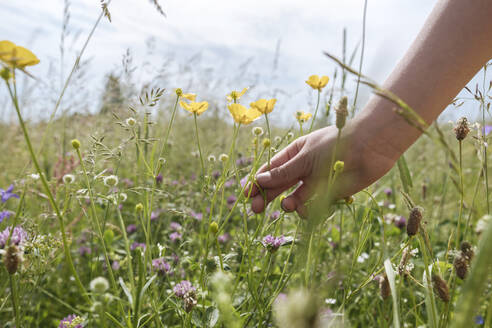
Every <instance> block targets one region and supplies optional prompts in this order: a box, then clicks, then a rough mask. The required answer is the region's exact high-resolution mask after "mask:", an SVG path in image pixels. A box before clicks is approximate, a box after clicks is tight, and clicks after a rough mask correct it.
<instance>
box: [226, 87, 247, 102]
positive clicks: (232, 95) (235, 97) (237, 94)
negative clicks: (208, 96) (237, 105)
mask: <svg viewBox="0 0 492 328" xmlns="http://www.w3.org/2000/svg"><path fill="white" fill-rule="evenodd" d="M246 91H248V88H244V89H243V91H241V92H239V91H231V93H229V94H228V95H227V97H226V99H227V101H228V102H233V101H234V100H238V99H239V98H241V97H242V96H243V95H244V94H245V93H246Z"/></svg>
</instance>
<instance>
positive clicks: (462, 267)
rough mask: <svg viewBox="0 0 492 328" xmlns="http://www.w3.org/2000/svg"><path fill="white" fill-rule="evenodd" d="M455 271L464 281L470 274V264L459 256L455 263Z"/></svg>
mask: <svg viewBox="0 0 492 328" xmlns="http://www.w3.org/2000/svg"><path fill="white" fill-rule="evenodd" d="M453 265H454V269H455V270H456V275H457V276H458V277H459V278H460V279H461V280H464V279H465V277H466V274H467V273H468V263H467V261H466V259H465V258H464V257H463V256H461V255H458V256H457V257H456V258H455V259H454V262H453Z"/></svg>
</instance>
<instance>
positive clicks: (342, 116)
mask: <svg viewBox="0 0 492 328" xmlns="http://www.w3.org/2000/svg"><path fill="white" fill-rule="evenodd" d="M347 102H348V99H347V97H342V99H340V101H339V102H338V105H337V107H336V109H335V114H336V121H335V124H336V126H337V128H338V129H342V128H343V127H344V126H345V121H346V119H347V116H348V114H349V113H348V110H347Z"/></svg>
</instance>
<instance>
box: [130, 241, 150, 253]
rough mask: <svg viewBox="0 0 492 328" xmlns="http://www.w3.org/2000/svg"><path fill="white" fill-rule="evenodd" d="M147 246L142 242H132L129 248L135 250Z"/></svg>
mask: <svg viewBox="0 0 492 328" xmlns="http://www.w3.org/2000/svg"><path fill="white" fill-rule="evenodd" d="M146 247H147V245H145V244H144V243H137V242H134V243H133V244H132V245H131V246H130V250H132V251H134V250H136V249H137V248H141V249H143V250H145V248H146Z"/></svg>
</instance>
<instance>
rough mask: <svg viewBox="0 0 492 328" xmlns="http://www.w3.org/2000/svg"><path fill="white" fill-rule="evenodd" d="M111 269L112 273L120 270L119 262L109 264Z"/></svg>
mask: <svg viewBox="0 0 492 328" xmlns="http://www.w3.org/2000/svg"><path fill="white" fill-rule="evenodd" d="M111 268H112V269H113V270H114V271H118V270H119V269H120V262H118V261H113V263H111Z"/></svg>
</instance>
